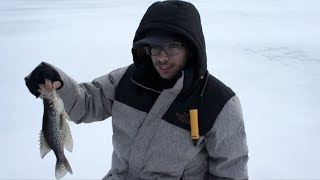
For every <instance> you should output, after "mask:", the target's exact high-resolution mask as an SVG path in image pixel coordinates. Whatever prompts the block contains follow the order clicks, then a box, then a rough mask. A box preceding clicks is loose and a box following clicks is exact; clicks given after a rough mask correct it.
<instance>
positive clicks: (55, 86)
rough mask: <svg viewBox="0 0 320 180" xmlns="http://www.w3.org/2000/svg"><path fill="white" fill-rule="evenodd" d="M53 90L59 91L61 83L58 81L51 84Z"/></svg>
mask: <svg viewBox="0 0 320 180" xmlns="http://www.w3.org/2000/svg"><path fill="white" fill-rule="evenodd" d="M52 86H53V89H59V88H60V87H61V82H60V81H54V82H53V83H52Z"/></svg>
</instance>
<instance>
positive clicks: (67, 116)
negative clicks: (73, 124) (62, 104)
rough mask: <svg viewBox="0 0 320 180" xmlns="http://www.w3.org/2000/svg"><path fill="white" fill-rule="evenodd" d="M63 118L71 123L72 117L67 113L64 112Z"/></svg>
mask: <svg viewBox="0 0 320 180" xmlns="http://www.w3.org/2000/svg"><path fill="white" fill-rule="evenodd" d="M63 116H64V118H65V119H68V121H70V117H69V115H68V113H67V112H66V111H64V113H63Z"/></svg>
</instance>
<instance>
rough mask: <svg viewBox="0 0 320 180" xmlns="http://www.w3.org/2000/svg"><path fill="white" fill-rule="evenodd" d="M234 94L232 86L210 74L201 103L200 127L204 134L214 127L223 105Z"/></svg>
mask: <svg viewBox="0 0 320 180" xmlns="http://www.w3.org/2000/svg"><path fill="white" fill-rule="evenodd" d="M233 96H235V93H234V92H233V90H232V89H231V88H230V87H228V86H226V85H225V84H224V83H222V82H221V81H220V80H219V79H217V78H215V77H214V76H212V75H210V74H209V77H208V81H207V83H206V87H205V89H204V93H203V96H202V98H201V103H200V110H201V111H200V114H199V116H201V118H200V122H199V126H200V127H199V128H200V130H201V132H202V133H201V134H202V135H204V134H206V133H207V132H208V131H209V130H210V129H211V128H212V126H213V125H214V123H215V121H216V119H217V117H218V115H219V114H220V112H221V111H222V109H223V107H224V106H225V105H226V104H227V102H228V101H229V100H230V99H231V98H232V97H233Z"/></svg>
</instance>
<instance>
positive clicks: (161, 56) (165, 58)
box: [158, 49, 168, 62]
mask: <svg viewBox="0 0 320 180" xmlns="http://www.w3.org/2000/svg"><path fill="white" fill-rule="evenodd" d="M158 58H159V61H160V62H166V61H168V55H167V53H166V52H165V51H164V50H163V49H161V51H160V53H159V55H158Z"/></svg>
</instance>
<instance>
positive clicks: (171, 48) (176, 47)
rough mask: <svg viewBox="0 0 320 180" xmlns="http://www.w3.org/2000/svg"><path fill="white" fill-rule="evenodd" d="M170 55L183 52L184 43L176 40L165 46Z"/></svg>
mask: <svg viewBox="0 0 320 180" xmlns="http://www.w3.org/2000/svg"><path fill="white" fill-rule="evenodd" d="M163 49H164V50H165V52H166V53H167V54H168V55H177V54H179V53H180V52H181V49H182V44H181V43H178V42H174V43H171V44H169V45H168V46H166V47H164V48H163Z"/></svg>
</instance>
